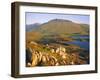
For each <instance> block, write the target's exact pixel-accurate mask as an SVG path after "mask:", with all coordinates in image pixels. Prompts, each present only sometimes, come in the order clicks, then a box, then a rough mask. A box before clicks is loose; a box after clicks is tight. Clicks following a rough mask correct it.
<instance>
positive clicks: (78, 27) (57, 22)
mask: <svg viewBox="0 0 100 80" xmlns="http://www.w3.org/2000/svg"><path fill="white" fill-rule="evenodd" d="M40 26H41V27H39V28H38V29H37V31H39V32H41V33H47V34H72V33H87V32H86V28H85V27H86V26H85V25H82V24H77V23H74V22H72V21H69V20H63V19H54V20H51V21H49V22H47V23H44V24H42V25H40ZM87 29H88V28H87Z"/></svg>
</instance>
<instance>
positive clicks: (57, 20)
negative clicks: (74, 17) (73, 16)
mask: <svg viewBox="0 0 100 80" xmlns="http://www.w3.org/2000/svg"><path fill="white" fill-rule="evenodd" d="M51 21H56V22H72V21H70V20H64V19H53V20H51Z"/></svg>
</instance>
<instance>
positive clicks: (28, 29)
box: [26, 23, 40, 32]
mask: <svg viewBox="0 0 100 80" xmlns="http://www.w3.org/2000/svg"><path fill="white" fill-rule="evenodd" d="M39 26H40V24H39V23H35V24H29V25H26V31H27V32H29V31H33V30H36V29H37V28H38V27H39Z"/></svg>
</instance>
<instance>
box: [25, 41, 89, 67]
mask: <svg viewBox="0 0 100 80" xmlns="http://www.w3.org/2000/svg"><path fill="white" fill-rule="evenodd" d="M80 50H81V49H80V48H79V47H77V46H74V45H69V46H62V45H56V44H47V45H43V44H38V43H35V42H33V41H31V42H28V43H27V44H26V67H34V66H61V65H80V64H87V61H86V60H87V59H88V56H87V57H86V56H85V57H82V56H80V55H79V52H80Z"/></svg>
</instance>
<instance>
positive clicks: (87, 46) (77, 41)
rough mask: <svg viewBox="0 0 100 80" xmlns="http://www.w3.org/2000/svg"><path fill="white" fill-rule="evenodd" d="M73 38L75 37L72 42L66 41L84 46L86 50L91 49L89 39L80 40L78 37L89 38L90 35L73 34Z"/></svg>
mask: <svg viewBox="0 0 100 80" xmlns="http://www.w3.org/2000/svg"><path fill="white" fill-rule="evenodd" d="M71 37H72V38H73V39H75V40H74V41H71V42H66V43H67V44H74V45H77V46H80V47H81V48H84V49H86V50H89V41H80V40H78V39H89V36H87V35H82V36H79V35H78V36H71Z"/></svg>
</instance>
